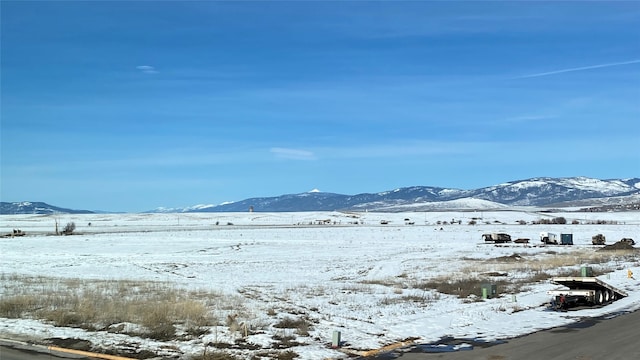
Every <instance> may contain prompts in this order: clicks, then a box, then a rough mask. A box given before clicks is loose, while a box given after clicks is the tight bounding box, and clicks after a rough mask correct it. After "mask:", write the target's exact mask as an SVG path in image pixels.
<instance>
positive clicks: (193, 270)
mask: <svg viewBox="0 0 640 360" xmlns="http://www.w3.org/2000/svg"><path fill="white" fill-rule="evenodd" d="M557 216H562V217H565V218H566V219H567V221H568V223H567V224H566V225H531V222H532V221H535V220H539V219H542V218H553V217H557ZM471 220H475V221H476V224H475V225H469V222H470V221H471ZM519 220H523V221H525V222H527V225H519V224H517V222H518V221H519ZM573 220H577V221H579V222H580V224H577V225H571V224H570V223H571V222H572V221H573ZM596 220H606V221H610V222H616V223H615V224H587V223H590V222H595V221H596ZM56 221H57V222H58V224H59V225H60V227H63V226H64V225H65V224H67V223H68V222H72V221H73V222H75V224H76V225H77V228H76V230H75V235H73V236H52V233H53V232H54V230H55V223H56ZM381 222H385V223H387V224H384V225H383V224H381ZM452 222H455V223H456V224H451V223H452ZM458 222H461V223H460V224H458ZM13 229H21V230H22V231H24V232H26V233H27V236H24V237H15V238H0V259H1V260H0V275H2V281H3V282H5V283H4V284H2V286H0V292H7V291H9V290H8V289H9V288H10V286H11V284H9V281H12V280H9V279H11V278H16V276H13V275H20V276H25V277H28V276H47V277H54V278H65V279H66V278H71V279H76V278H78V279H85V280H92V279H100V280H120V279H126V280H150V281H162V282H168V283H171V284H174V285H175V286H176V287H177V288H180V289H185V291H187V290H204V291H212V292H217V293H223V294H228V295H230V296H236V297H238V298H240V299H241V301H242V307H243V309H244V310H243V311H242V312H241V313H240V314H239V315H238V316H239V317H240V318H239V320H241V321H242V322H244V323H245V324H247V325H248V326H249V327H251V328H259V329H260V330H261V331H256V332H254V333H253V334H250V335H249V336H248V337H247V338H246V339H245V340H246V342H247V343H253V344H257V345H260V346H261V347H263V348H270V346H271V342H273V337H274V335H277V334H282V333H283V331H284V333H285V335H290V336H295V337H296V341H297V342H299V343H302V345H299V346H295V347H293V348H290V349H288V350H291V351H294V352H295V353H297V354H298V355H299V358H301V359H325V358H342V357H346V355H345V353H344V352H342V351H340V350H335V349H331V347H330V344H331V340H332V335H333V333H334V331H340V333H341V338H342V341H343V342H344V348H345V349H347V350H354V351H355V350H358V351H364V350H370V349H377V348H380V347H382V346H385V345H389V344H393V343H395V342H398V341H402V340H405V339H416V341H417V342H418V343H430V342H434V341H437V340H438V339H440V338H442V337H444V336H451V337H455V338H471V339H481V340H487V341H491V340H495V339H501V338H509V337H514V336H519V335H523V334H527V333H531V332H534V331H537V330H540V329H545V328H551V327H555V326H559V325H563V324H567V323H570V322H574V321H577V320H578V319H580V318H582V317H588V316H600V315H605V314H613V313H618V312H621V311H631V310H635V309H638V308H640V284H639V282H638V281H636V280H633V279H629V278H627V270H629V269H630V270H632V271H633V272H634V273H636V274H637V275H640V259H638V258H637V257H635V258H629V257H626V258H625V257H623V256H620V257H616V258H612V259H611V261H609V262H607V263H603V264H591V263H589V262H588V261H589V259H591V257H590V254H593V253H595V252H596V250H597V249H598V247H594V246H592V245H591V236H592V235H595V234H598V233H602V234H604V235H605V236H606V237H607V244H611V243H614V242H616V241H618V240H620V239H621V238H623V237H630V238H634V239H635V240H636V241H638V240H640V236H639V235H640V213H638V212H621V213H569V212H567V213H558V214H551V213H537V212H535V211H533V210H531V211H527V210H526V209H518V210H514V211H506V210H505V211H482V212H480V211H477V212H473V211H469V212H426V213H340V212H304V213H207V214H116V215H114V214H93V215H5V216H1V217H0V234H5V233H9V232H12V231H13ZM542 231H550V232H554V233H572V234H573V237H574V243H575V245H574V246H541V243H540V241H539V233H540V232H542ZM491 232H506V233H509V234H511V236H512V238H514V239H515V238H529V239H531V241H530V243H529V244H528V245H527V244H508V245H503V246H496V245H493V244H485V243H483V242H482V240H481V235H482V234H483V233H491ZM574 253H575V254H576V259H577V260H576V263H575V264H573V266H569V267H567V268H565V269H557V270H558V271H561V270H564V271H567V270H575V272H576V275H578V274H579V272H580V266H581V265H590V266H593V267H594V269H600V270H606V271H612V272H609V273H606V274H604V275H601V278H602V279H603V280H605V281H606V282H608V283H611V284H612V285H615V286H617V287H619V288H621V289H623V290H625V291H626V292H628V293H629V296H628V297H626V298H623V299H620V300H618V301H616V302H614V303H612V304H609V305H607V306H604V307H601V308H594V309H584V310H579V311H570V312H552V311H548V310H547V309H546V304H545V303H546V302H548V300H549V297H548V295H547V294H546V291H547V290H551V289H554V288H556V287H557V286H554V285H553V284H551V283H549V282H548V281H541V282H538V283H534V284H531V285H528V286H525V287H524V288H522V290H521V291H520V292H518V293H505V292H504V291H505V290H504V289H500V288H498V292H499V296H498V297H497V298H493V299H487V300H482V299H478V298H475V299H474V298H471V299H460V298H458V297H456V296H453V295H446V294H439V293H436V292H435V291H434V290H425V289H422V288H420V287H419V286H417V284H421V283H425V282H427V281H430V280H437V281H446V280H447V279H448V280H460V279H467V278H469V279H474V278H481V279H485V280H486V281H487V282H491V281H492V279H493V278H491V277H490V276H488V275H486V274H488V273H490V272H501V273H503V275H505V274H506V276H501V277H499V279H497V280H507V281H513V282H516V281H518V279H522V278H524V277H526V276H529V275H531V274H534V273H536V272H541V271H547V272H550V273H553V272H554V271H555V270H553V269H551V270H548V269H547V268H544V267H543V265H541V264H542V263H544V262H545V261H553V258H554V257H559V256H563V255H570V254H574ZM514 254H517V255H519V256H514ZM500 257H511V259H516V261H515V264H514V263H510V264H505V263H503V262H500V261H499V260H498V258H500ZM483 274H484V275H483ZM8 275H12V277H10V276H8ZM478 295H479V294H478ZM0 296H2V293H0ZM211 312H212V313H214V314H215V315H216V317H218V318H219V319H220V325H219V326H216V327H215V329H211V331H209V332H208V333H207V334H205V335H201V336H199V337H197V338H195V339H190V340H183V341H177V340H176V341H168V342H160V341H154V340H149V339H145V338H141V337H133V336H127V335H125V334H118V333H112V332H106V331H94V332H89V331H85V330H82V329H74V328H56V327H54V326H52V325H51V324H48V323H46V322H43V321H39V320H35V319H7V318H0V337H9V338H11V337H20V338H24V337H30V338H32V339H44V338H51V337H62V338H65V337H68V338H80V339H87V340H90V341H91V342H92V343H93V344H95V345H98V346H102V347H105V348H108V347H115V346H118V345H117V344H122V343H128V344H131V345H133V346H135V347H137V348H139V349H148V350H152V351H155V352H159V353H160V354H163V355H164V356H176V355H179V356H180V357H182V358H187V357H188V356H190V355H194V354H200V353H202V351H203V349H204V346H205V344H207V343H210V342H214V341H215V342H226V343H233V342H234V341H235V339H236V338H238V337H240V336H242V334H240V333H237V332H231V331H229V329H228V327H226V326H225V325H224V318H225V317H226V316H227V315H230V314H233V312H234V311H233V309H232V308H228V307H224V308H212V309H211ZM286 317H289V318H293V319H296V318H300V317H304V318H306V319H309V320H310V321H311V322H312V323H313V326H312V328H311V329H310V330H309V335H308V336H303V335H298V334H296V333H295V332H294V330H291V331H288V330H286V329H285V330H282V329H278V328H274V327H273V326H272V325H273V324H274V323H276V322H277V321H278V320H281V319H283V318H286ZM168 345H170V346H168ZM160 349H163V350H160ZM343 350H344V349H343ZM228 351H230V352H235V353H236V354H239V355H241V356H245V357H248V356H249V354H251V351H252V350H228Z"/></svg>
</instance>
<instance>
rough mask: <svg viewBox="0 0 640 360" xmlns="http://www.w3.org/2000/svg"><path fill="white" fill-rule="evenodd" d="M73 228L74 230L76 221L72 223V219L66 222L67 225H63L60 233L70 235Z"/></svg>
mask: <svg viewBox="0 0 640 360" xmlns="http://www.w3.org/2000/svg"><path fill="white" fill-rule="evenodd" d="M75 230H76V223H74V222H73V221H72V222H68V223H67V225H65V226H64V229H62V234H63V235H71V234H73V232H74V231H75Z"/></svg>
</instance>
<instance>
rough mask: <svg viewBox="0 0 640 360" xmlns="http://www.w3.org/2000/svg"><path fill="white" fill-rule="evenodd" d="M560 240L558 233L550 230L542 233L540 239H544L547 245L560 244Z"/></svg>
mask: <svg viewBox="0 0 640 360" xmlns="http://www.w3.org/2000/svg"><path fill="white" fill-rule="evenodd" d="M558 240H560V238H559V237H558V234H554V233H550V232H541V233H540V241H542V242H543V243H545V244H547V245H551V244H553V245H558Z"/></svg>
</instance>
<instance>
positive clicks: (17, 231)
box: [2, 229, 26, 238]
mask: <svg viewBox="0 0 640 360" xmlns="http://www.w3.org/2000/svg"><path fill="white" fill-rule="evenodd" d="M25 235H26V234H25V232H24V231H22V230H20V229H13V232H10V233H8V234H4V235H2V237H3V238H11V237H16V236H25Z"/></svg>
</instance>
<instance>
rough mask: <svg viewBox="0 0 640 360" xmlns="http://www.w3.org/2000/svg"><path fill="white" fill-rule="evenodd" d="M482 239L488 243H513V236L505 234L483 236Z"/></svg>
mask: <svg viewBox="0 0 640 360" xmlns="http://www.w3.org/2000/svg"><path fill="white" fill-rule="evenodd" d="M482 239H483V240H484V241H487V242H494V243H506V242H511V235H509V234H505V233H491V234H482Z"/></svg>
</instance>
